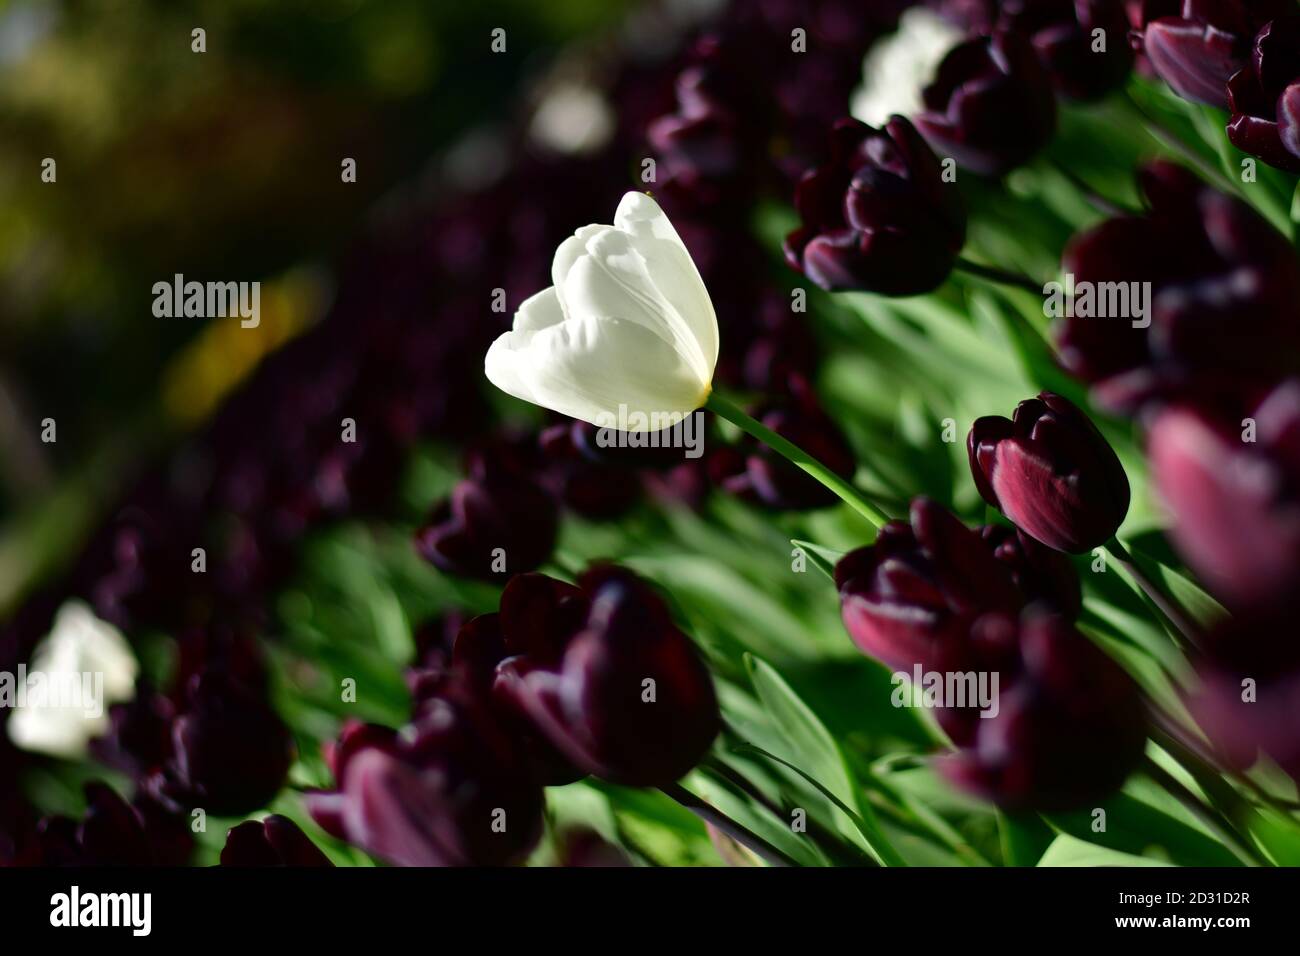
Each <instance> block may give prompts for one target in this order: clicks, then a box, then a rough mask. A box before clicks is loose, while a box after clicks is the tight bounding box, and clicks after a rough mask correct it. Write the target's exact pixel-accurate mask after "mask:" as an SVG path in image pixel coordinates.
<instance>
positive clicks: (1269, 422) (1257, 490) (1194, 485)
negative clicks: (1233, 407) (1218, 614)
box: [1147, 379, 1300, 605]
mask: <svg viewBox="0 0 1300 956" xmlns="http://www.w3.org/2000/svg"><path fill="white" fill-rule="evenodd" d="M1249 417H1250V418H1251V419H1253V421H1254V439H1255V440H1254V442H1253V443H1252V442H1247V441H1244V440H1243V439H1244V438H1245V437H1247V434H1248V433H1247V430H1246V429H1247V428H1248V426H1243V424H1242V422H1241V421H1239V420H1233V421H1221V420H1219V419H1218V418H1216V417H1215V416H1212V415H1207V414H1204V413H1203V412H1199V411H1197V410H1195V409H1193V408H1190V407H1185V406H1175V407H1171V408H1168V409H1166V410H1165V411H1162V412H1161V413H1160V414H1159V415H1157V416H1156V418H1155V419H1154V420H1153V422H1152V423H1151V426H1150V428H1149V429H1148V435H1147V454H1148V457H1149V460H1150V464H1151V476H1152V480H1153V481H1154V483H1155V487H1156V490H1157V492H1158V493H1159V495H1160V497H1161V499H1162V500H1163V501H1164V503H1165V505H1166V507H1167V508H1168V509H1169V511H1170V512H1171V514H1172V516H1173V526H1172V528H1171V531H1170V533H1171V535H1172V537H1173V539H1174V543H1175V544H1176V545H1177V546H1178V549H1179V552H1180V553H1181V554H1182V555H1183V557H1184V558H1185V559H1186V561H1187V563H1188V564H1189V565H1191V566H1192V568H1193V569H1194V570H1195V571H1196V572H1197V574H1199V575H1200V576H1201V577H1202V578H1203V579H1204V580H1205V581H1206V583H1208V584H1209V586H1210V587H1211V589H1212V590H1214V591H1215V593H1217V594H1219V595H1221V596H1222V597H1223V598H1224V599H1226V600H1227V601H1228V602H1229V603H1231V604H1234V605H1260V604H1276V603H1278V602H1279V601H1281V600H1284V599H1289V598H1290V597H1291V596H1293V595H1294V593H1295V589H1296V587H1297V585H1298V584H1300V380H1297V379H1291V380H1290V381H1287V382H1285V383H1283V384H1282V385H1280V386H1278V387H1277V388H1276V389H1275V390H1274V391H1273V392H1271V393H1270V394H1269V395H1268V396H1267V397H1266V398H1265V399H1264V400H1263V402H1262V403H1261V404H1260V405H1259V406H1258V407H1257V408H1256V409H1255V410H1254V412H1253V413H1252V414H1251V416H1249Z"/></svg>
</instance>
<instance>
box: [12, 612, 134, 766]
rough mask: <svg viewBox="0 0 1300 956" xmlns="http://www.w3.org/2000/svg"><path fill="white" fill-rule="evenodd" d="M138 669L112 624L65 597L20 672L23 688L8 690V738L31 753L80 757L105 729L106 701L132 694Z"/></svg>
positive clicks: (129, 648) (128, 698) (110, 701)
mask: <svg viewBox="0 0 1300 956" xmlns="http://www.w3.org/2000/svg"><path fill="white" fill-rule="evenodd" d="M138 669H139V668H138V665H137V663H136V659H135V655H134V654H133V653H131V647H130V645H129V644H127V642H126V639H125V638H124V637H123V636H122V633H121V632H120V631H119V630H118V629H117V628H115V627H114V626H113V625H111V624H109V623H107V622H105V621H101V620H100V619H99V618H97V617H96V616H95V614H94V612H92V611H91V610H90V608H89V607H87V606H86V605H85V604H84V603H82V602H81V601H69V602H68V603H66V604H64V605H63V606H62V607H61V608H59V612H58V615H57V616H56V617H55V619H54V628H53V630H51V631H50V633H49V634H48V635H46V637H45V638H44V639H43V640H42V641H41V642H40V644H38V645H37V646H36V649H35V650H34V651H33V652H32V657H31V662H30V663H29V664H28V665H27V667H26V668H25V669H21V670H20V675H22V676H23V677H24V678H25V679H24V680H23V685H24V686H22V687H21V688H18V689H14V688H10V692H11V693H12V694H13V696H14V697H15V701H14V703H15V705H16V709H15V710H14V712H13V714H12V715H11V716H10V718H9V722H8V729H9V739H10V740H12V741H13V742H14V744H15V745H17V746H18V747H21V748H22V749H23V750H28V751H32V752H36V753H47V754H53V755H54V756H57V757H72V758H76V757H81V756H84V755H85V753H86V745H87V744H88V743H89V742H90V741H91V740H93V739H94V738H95V737H99V736H101V735H102V734H104V733H105V732H106V731H107V730H108V713H107V710H108V705H109V704H114V703H118V702H124V701H128V700H130V699H131V698H132V697H134V696H135V678H136V673H137V671H138ZM0 676H4V677H8V678H9V680H10V681H12V677H11V675H0Z"/></svg>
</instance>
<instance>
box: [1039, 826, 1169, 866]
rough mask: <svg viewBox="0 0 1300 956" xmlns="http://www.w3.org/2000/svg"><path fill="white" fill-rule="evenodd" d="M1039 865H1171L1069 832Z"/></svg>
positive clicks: (1054, 843) (1048, 850)
mask: <svg viewBox="0 0 1300 956" xmlns="http://www.w3.org/2000/svg"><path fill="white" fill-rule="evenodd" d="M1038 865H1039V866H1169V864H1168V863H1164V862H1162V861H1160V860H1152V859H1150V858H1148V857H1145V856H1133V855H1132V854H1130V853H1119V852H1117V851H1115V850H1110V849H1107V848H1106V847H1104V846H1097V845H1096V844H1095V843H1086V842H1084V841H1083V840H1077V839H1075V838H1074V837H1072V836H1069V835H1068V834H1064V833H1063V834H1061V835H1060V836H1058V837H1057V838H1056V839H1055V840H1053V841H1052V845H1051V846H1049V847H1048V848H1047V852H1046V853H1044V854H1043V858H1042V859H1041V860H1039V861H1038Z"/></svg>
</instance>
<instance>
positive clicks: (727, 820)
mask: <svg viewBox="0 0 1300 956" xmlns="http://www.w3.org/2000/svg"><path fill="white" fill-rule="evenodd" d="M659 792H660V793H662V794H664V795H665V796H667V797H668V798H669V799H671V800H674V801H676V802H677V803H679V804H681V805H682V806H683V807H685V808H686V809H687V810H689V811H691V813H693V814H695V815H696V816H697V817H699V818H700V819H701V820H703V821H704V822H705V823H708V824H710V825H711V826H713V827H715V828H716V829H718V830H719V831H721V832H722V833H725V834H726V835H727V836H729V837H731V839H733V840H735V841H736V842H737V843H739V844H740V845H741V846H743V847H746V848H748V849H750V850H752V851H753V852H754V853H756V854H758V856H760V857H761V858H762V859H764V860H766V861H767V862H768V863H769V864H771V865H772V866H798V864H797V863H795V861H794V860H792V859H790V857H788V856H786V855H785V854H784V853H782V852H781V851H780V850H778V849H777V848H776V847H774V846H773V845H772V844H770V843H768V842H767V841H766V840H764V839H763V838H762V837H761V836H759V835H758V834H757V833H754V832H753V831H752V830H749V829H746V828H745V827H743V826H741V825H740V824H739V823H737V822H736V821H735V820H733V819H731V817H729V816H727V815H726V814H725V813H723V812H722V811H721V810H718V809H717V808H716V807H713V806H711V805H709V804H707V803H705V802H704V801H703V800H701V799H700V798H699V797H697V796H696V795H695V794H693V793H691V792H690V791H689V790H687V789H686V788H685V787H683V786H682V785H681V784H679V783H672V784H669V785H668V786H666V787H660V788H659Z"/></svg>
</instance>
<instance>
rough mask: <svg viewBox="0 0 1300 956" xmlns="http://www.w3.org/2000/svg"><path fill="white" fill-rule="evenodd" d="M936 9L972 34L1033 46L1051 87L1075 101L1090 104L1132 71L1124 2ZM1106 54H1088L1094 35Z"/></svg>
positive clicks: (1004, 2) (953, 0)
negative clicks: (1006, 36) (1000, 33)
mask: <svg viewBox="0 0 1300 956" xmlns="http://www.w3.org/2000/svg"><path fill="white" fill-rule="evenodd" d="M939 9H940V10H941V11H942V12H943V13H944V14H945V15H947V16H948V17H949V18H950V19H952V20H954V21H955V22H956V23H958V24H959V25H960V26H962V27H964V28H965V29H966V30H968V31H969V32H970V33H972V34H989V33H993V32H994V31H995V30H998V29H1002V30H1008V31H1010V32H1013V33H1016V34H1019V35H1020V36H1023V37H1024V38H1025V39H1027V40H1028V41H1029V42H1030V43H1031V44H1033V47H1034V51H1035V52H1036V53H1037V54H1038V59H1039V61H1040V62H1041V63H1042V64H1043V67H1044V68H1045V69H1046V70H1047V72H1048V75H1049V76H1051V78H1052V85H1053V86H1055V87H1056V89H1057V90H1058V91H1059V92H1060V93H1061V94H1062V95H1064V96H1067V97H1069V98H1071V99H1075V100H1095V99H1098V98H1100V97H1102V96H1105V95H1106V94H1107V93H1109V92H1110V91H1111V90H1113V89H1115V88H1116V87H1118V86H1120V85H1122V84H1123V82H1124V80H1125V79H1126V78H1127V77H1128V73H1129V69H1130V68H1131V67H1132V65H1133V51H1132V49H1131V48H1130V47H1129V43H1128V29H1129V20H1128V13H1127V11H1126V10H1125V9H1124V3H1123V0H948V2H941V3H939ZM1094 30H1102V31H1104V38H1105V43H1106V48H1105V50H1104V51H1100V52H1095V53H1094V52H1093V31H1094Z"/></svg>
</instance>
